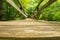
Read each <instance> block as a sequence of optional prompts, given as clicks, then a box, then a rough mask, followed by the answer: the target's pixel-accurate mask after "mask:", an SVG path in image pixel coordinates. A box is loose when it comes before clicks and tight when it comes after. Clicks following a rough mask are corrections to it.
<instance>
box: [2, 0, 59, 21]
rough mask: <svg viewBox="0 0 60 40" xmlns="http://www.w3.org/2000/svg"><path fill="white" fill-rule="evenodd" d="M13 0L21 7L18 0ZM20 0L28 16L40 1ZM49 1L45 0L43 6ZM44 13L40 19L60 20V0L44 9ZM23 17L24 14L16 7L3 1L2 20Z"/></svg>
mask: <svg viewBox="0 0 60 40" xmlns="http://www.w3.org/2000/svg"><path fill="white" fill-rule="evenodd" d="M13 1H14V2H15V4H16V5H17V6H18V7H20V5H19V4H18V2H17V0H13ZM20 1H21V3H22V5H23V7H24V10H25V12H26V14H27V15H28V16H31V14H32V12H33V11H34V9H35V8H36V6H37V4H38V2H39V1H37V0H19V2H20ZM47 1H48V0H44V2H42V4H41V6H42V5H44V4H45V3H46V2H47ZM41 6H40V7H41ZM17 13H18V14H17ZM42 13H43V14H41V15H40V19H42V20H48V21H60V0H58V1H57V2H55V3H54V4H52V5H51V6H49V7H48V8H46V9H44V10H43V11H42ZM22 17H23V15H21V14H20V13H19V12H18V11H17V10H16V9H14V8H13V7H12V6H11V5H10V4H8V3H7V2H6V1H5V0H4V1H3V19H2V20H13V19H16V20H19V19H23V18H22Z"/></svg>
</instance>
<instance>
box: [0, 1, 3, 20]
mask: <svg viewBox="0 0 60 40" xmlns="http://www.w3.org/2000/svg"><path fill="white" fill-rule="evenodd" d="M2 6H3V1H2V0H0V20H2Z"/></svg>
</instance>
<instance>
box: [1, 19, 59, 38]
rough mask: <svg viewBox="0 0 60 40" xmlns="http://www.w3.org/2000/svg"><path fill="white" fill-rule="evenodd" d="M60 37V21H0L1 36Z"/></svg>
mask: <svg viewBox="0 0 60 40" xmlns="http://www.w3.org/2000/svg"><path fill="white" fill-rule="evenodd" d="M57 36H58V37H60V23H58V22H48V21H34V20H21V21H5V22H2V21H1V22H0V37H23V38H24V37H25V38H26V37H57Z"/></svg>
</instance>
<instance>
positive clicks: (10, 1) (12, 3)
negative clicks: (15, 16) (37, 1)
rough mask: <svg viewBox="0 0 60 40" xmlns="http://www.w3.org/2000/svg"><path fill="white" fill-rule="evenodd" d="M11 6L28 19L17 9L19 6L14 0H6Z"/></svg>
mask: <svg viewBox="0 0 60 40" xmlns="http://www.w3.org/2000/svg"><path fill="white" fill-rule="evenodd" d="M6 1H7V2H8V3H9V4H11V5H12V6H13V7H14V8H15V9H17V10H18V11H19V12H20V13H21V14H22V15H23V16H25V17H27V16H26V15H25V14H24V13H23V12H22V11H21V10H20V9H19V7H17V5H16V4H15V3H14V2H13V1H12V0H6Z"/></svg>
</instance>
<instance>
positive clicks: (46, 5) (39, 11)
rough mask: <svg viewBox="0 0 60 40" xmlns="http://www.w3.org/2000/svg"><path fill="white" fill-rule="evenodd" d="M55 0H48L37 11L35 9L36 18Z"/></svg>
mask: <svg viewBox="0 0 60 40" xmlns="http://www.w3.org/2000/svg"><path fill="white" fill-rule="evenodd" d="M56 1H57V0H49V1H48V2H47V3H46V4H45V5H43V6H42V7H41V8H40V9H39V10H38V11H37V18H39V16H40V14H41V11H42V10H44V9H45V8H47V7H48V6H50V5H51V4H52V3H54V2H56Z"/></svg>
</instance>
